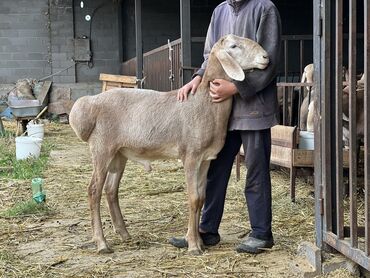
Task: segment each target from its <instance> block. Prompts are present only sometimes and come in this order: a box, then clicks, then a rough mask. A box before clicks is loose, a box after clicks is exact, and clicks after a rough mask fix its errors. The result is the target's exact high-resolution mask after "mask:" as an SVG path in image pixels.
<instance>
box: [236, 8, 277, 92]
mask: <svg viewBox="0 0 370 278" xmlns="http://www.w3.org/2000/svg"><path fill="white" fill-rule="evenodd" d="M256 37H257V42H258V43H259V44H260V45H261V46H262V47H263V48H264V49H265V50H266V51H267V53H268V55H269V59H270V65H269V66H268V67H267V68H266V69H265V70H255V71H253V72H250V73H246V75H245V79H244V80H243V81H233V82H234V84H235V85H236V87H237V89H238V92H239V94H240V96H241V97H242V98H244V99H246V98H249V97H251V96H253V95H255V94H256V93H257V92H259V91H261V90H262V89H264V88H265V87H267V85H269V84H270V83H271V81H272V80H273V79H274V78H275V76H276V72H277V65H278V62H279V58H280V45H281V22H280V16H279V13H278V11H277V10H276V8H274V9H272V10H271V11H269V12H268V13H267V14H265V15H263V16H262V18H261V22H260V25H259V27H258V30H257V36H256Z"/></svg>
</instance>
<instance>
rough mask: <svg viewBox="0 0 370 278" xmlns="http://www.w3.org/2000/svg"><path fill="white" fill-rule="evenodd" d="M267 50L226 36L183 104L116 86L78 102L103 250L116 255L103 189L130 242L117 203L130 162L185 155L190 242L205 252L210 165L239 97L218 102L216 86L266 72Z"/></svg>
mask: <svg viewBox="0 0 370 278" xmlns="http://www.w3.org/2000/svg"><path fill="white" fill-rule="evenodd" d="M268 63H269V59H268V56H267V52H266V51H265V50H264V49H263V48H262V47H261V46H260V45H259V44H257V43H256V42H254V41H252V40H249V39H244V38H240V37H237V36H234V35H227V36H225V37H223V38H222V39H220V40H219V41H218V42H217V43H216V44H215V45H214V47H213V49H212V51H211V53H210V55H209V60H208V67H207V69H206V72H205V74H204V76H203V79H202V83H201V84H200V86H199V87H198V90H197V93H196V94H195V95H194V96H190V98H189V99H188V101H186V102H178V101H177V98H176V94H177V92H176V91H171V92H157V91H153V90H140V89H125V88H122V89H112V90H109V91H107V92H105V93H101V94H99V95H96V96H85V97H82V98H80V99H78V100H77V101H76V103H75V105H74V106H73V108H72V111H71V113H70V124H71V126H72V128H73V129H74V131H75V133H76V134H77V136H78V137H80V138H81V139H82V140H83V141H86V142H88V143H89V146H90V151H91V154H92V163H93V174H92V178H91V182H90V185H89V189H88V195H89V204H90V211H91V217H92V230H93V240H94V241H95V242H96V243H97V248H98V252H99V253H106V252H111V251H112V250H111V249H110V248H109V247H108V244H107V242H106V239H105V238H104V235H103V229H102V222H101V218H100V201H101V196H102V190H103V186H104V188H105V191H106V196H107V201H108V205H109V211H110V215H111V218H112V222H113V225H114V229H115V231H116V232H117V233H118V234H119V235H120V236H121V238H122V239H123V240H125V239H127V238H128V237H129V234H128V232H127V229H126V227H125V223H124V220H123V217H122V213H121V210H120V207H119V202H118V186H119V182H120V179H121V177H122V174H123V171H124V168H125V164H126V161H127V160H128V159H130V160H133V161H137V162H140V163H142V164H144V165H149V162H148V161H150V160H154V159H164V158H180V159H181V160H182V162H183V165H184V170H185V178H186V183H187V190H188V201H189V209H190V213H189V222H188V232H187V235H186V238H187V240H188V245H189V252H191V253H192V254H199V253H201V251H202V244H203V243H202V240H201V238H200V235H199V232H198V226H199V218H200V213H201V209H202V206H203V203H204V198H205V185H206V175H207V172H208V168H209V164H210V161H211V160H212V159H215V158H216V156H217V154H218V152H219V151H220V150H221V148H222V146H223V144H224V141H225V136H226V132H227V124H228V119H229V115H230V112H231V107H232V98H229V99H227V100H226V101H224V102H221V103H217V104H216V103H212V98H211V96H210V95H209V83H210V81H212V80H214V79H216V78H223V79H227V80H232V79H234V80H243V79H244V71H243V70H251V69H254V68H258V69H264V68H266V67H267V65H268Z"/></svg>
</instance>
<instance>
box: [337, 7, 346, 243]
mask: <svg viewBox="0 0 370 278" xmlns="http://www.w3.org/2000/svg"><path fill="white" fill-rule="evenodd" d="M335 20H336V21H335V28H336V30H335V33H336V36H335V52H336V53H335V93H336V96H335V125H336V129H335V131H336V134H335V139H336V140H335V141H336V142H335V143H336V144H335V153H336V165H335V168H336V205H337V215H336V222H337V231H336V233H337V236H338V238H339V239H342V238H343V236H344V235H343V233H344V229H343V226H344V209H343V192H344V190H343V152H342V148H343V147H342V145H343V139H342V138H343V120H342V118H343V116H342V99H343V97H342V96H343V74H342V72H343V0H337V4H336V17H335Z"/></svg>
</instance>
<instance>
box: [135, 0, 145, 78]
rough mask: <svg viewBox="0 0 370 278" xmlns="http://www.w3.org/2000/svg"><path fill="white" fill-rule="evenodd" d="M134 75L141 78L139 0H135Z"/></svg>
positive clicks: (141, 42)
mask: <svg viewBox="0 0 370 278" xmlns="http://www.w3.org/2000/svg"><path fill="white" fill-rule="evenodd" d="M135 39H136V77H137V79H139V80H141V79H143V40H142V32H141V0H135Z"/></svg>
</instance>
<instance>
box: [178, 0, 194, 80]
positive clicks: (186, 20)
mask: <svg viewBox="0 0 370 278" xmlns="http://www.w3.org/2000/svg"><path fill="white" fill-rule="evenodd" d="M180 21H181V24H180V25H181V66H182V67H183V69H182V84H186V83H187V82H189V81H190V80H191V76H192V72H191V70H189V68H190V67H191V24H190V0H180Z"/></svg>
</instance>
